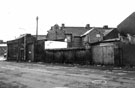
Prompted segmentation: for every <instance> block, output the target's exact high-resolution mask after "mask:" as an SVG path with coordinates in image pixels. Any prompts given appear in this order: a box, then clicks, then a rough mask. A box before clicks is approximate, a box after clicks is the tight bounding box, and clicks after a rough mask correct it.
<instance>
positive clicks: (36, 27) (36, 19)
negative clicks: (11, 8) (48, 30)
mask: <svg viewBox="0 0 135 88" xmlns="http://www.w3.org/2000/svg"><path fill="white" fill-rule="evenodd" d="M38 19H39V18H38V16H37V17H36V21H37V27H36V39H38Z"/></svg>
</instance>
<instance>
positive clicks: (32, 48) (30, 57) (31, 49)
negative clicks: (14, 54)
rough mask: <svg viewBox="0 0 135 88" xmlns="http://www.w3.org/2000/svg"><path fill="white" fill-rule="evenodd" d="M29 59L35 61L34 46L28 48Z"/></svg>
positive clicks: (30, 45)
mask: <svg viewBox="0 0 135 88" xmlns="http://www.w3.org/2000/svg"><path fill="white" fill-rule="evenodd" d="M27 59H28V60H30V61H34V44H29V45H28V48H27Z"/></svg>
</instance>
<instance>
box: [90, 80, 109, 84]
mask: <svg viewBox="0 0 135 88" xmlns="http://www.w3.org/2000/svg"><path fill="white" fill-rule="evenodd" d="M92 83H94V84H107V81H105V80H93V81H92Z"/></svg>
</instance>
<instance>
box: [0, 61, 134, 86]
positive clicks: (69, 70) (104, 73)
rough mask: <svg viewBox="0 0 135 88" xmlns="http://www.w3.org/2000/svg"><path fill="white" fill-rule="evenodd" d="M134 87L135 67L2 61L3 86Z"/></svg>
mask: <svg viewBox="0 0 135 88" xmlns="http://www.w3.org/2000/svg"><path fill="white" fill-rule="evenodd" d="M134 87H135V71H134V69H130V70H129V69H128V70H127V69H121V68H111V69H110V68H105V67H100V66H98V67H95V66H81V67H80V66H69V65H68V66H67V65H56V64H55V65H53V64H41V63H40V64H39V63H20V62H19V63H17V62H7V61H0V88H134Z"/></svg>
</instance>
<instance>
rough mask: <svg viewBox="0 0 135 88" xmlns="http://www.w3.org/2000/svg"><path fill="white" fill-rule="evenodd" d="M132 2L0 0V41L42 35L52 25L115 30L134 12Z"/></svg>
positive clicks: (129, 0)
mask: <svg viewBox="0 0 135 88" xmlns="http://www.w3.org/2000/svg"><path fill="white" fill-rule="evenodd" d="M134 3H135V1H134V0H0V30H1V32H0V39H2V40H4V41H7V40H12V39H15V37H18V36H19V35H20V34H24V33H31V34H36V16H39V34H46V31H47V30H49V29H50V27H51V26H53V25H54V24H56V23H57V24H59V25H61V24H62V23H64V24H65V25H66V26H85V25H86V24H90V25H91V26H95V27H96V26H98V27H102V26H103V25H108V26H110V27H117V25H118V24H119V23H120V22H121V21H123V20H124V19H125V18H126V17H127V16H129V15H130V14H131V13H133V12H134V11H135V4H134Z"/></svg>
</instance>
